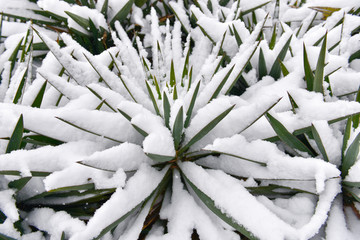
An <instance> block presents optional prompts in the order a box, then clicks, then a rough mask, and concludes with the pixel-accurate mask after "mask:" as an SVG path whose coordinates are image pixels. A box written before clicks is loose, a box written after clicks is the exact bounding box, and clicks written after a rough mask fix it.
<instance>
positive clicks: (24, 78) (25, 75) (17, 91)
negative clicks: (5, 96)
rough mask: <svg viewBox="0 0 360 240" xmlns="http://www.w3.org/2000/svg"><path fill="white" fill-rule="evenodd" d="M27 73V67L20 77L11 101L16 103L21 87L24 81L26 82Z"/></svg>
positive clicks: (19, 96) (21, 91) (21, 90)
mask: <svg viewBox="0 0 360 240" xmlns="http://www.w3.org/2000/svg"><path fill="white" fill-rule="evenodd" d="M27 74H28V68H26V69H25V71H24V74H23V76H22V77H21V80H20V83H19V86H18V89H17V90H16V93H15V96H14V99H13V103H14V104H17V103H18V102H19V100H20V98H21V95H22V94H23V89H24V86H25V82H26V78H27Z"/></svg>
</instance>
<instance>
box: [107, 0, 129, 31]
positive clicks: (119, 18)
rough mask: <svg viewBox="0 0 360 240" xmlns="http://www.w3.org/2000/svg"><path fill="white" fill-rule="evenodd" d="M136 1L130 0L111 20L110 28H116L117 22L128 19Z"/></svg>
mask: <svg viewBox="0 0 360 240" xmlns="http://www.w3.org/2000/svg"><path fill="white" fill-rule="evenodd" d="M133 4H134V0H129V1H127V3H126V4H125V5H124V6H123V7H122V8H121V9H120V11H118V12H117V13H116V15H115V16H114V17H113V19H111V21H110V26H114V23H115V22H116V21H119V22H121V21H123V20H125V19H126V17H127V15H128V14H129V13H130V11H131V8H132V5H133Z"/></svg>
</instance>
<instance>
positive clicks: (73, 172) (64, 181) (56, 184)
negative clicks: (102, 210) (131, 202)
mask: <svg viewBox="0 0 360 240" xmlns="http://www.w3.org/2000/svg"><path fill="white" fill-rule="evenodd" d="M125 179H126V174H125V172H124V170H122V169H119V170H118V171H116V173H115V174H114V173H111V172H107V171H102V170H99V169H94V168H91V167H87V166H83V165H80V164H77V163H74V164H71V165H70V166H69V167H67V168H65V169H64V170H61V171H56V172H54V173H52V174H50V175H49V176H47V177H46V178H45V179H44V184H45V189H46V191H50V190H53V189H57V188H63V187H71V186H78V185H83V184H88V183H90V182H94V184H95V188H96V189H104V188H105V189H106V188H117V187H123V186H124V185H125Z"/></svg>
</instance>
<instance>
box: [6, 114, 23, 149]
mask: <svg viewBox="0 0 360 240" xmlns="http://www.w3.org/2000/svg"><path fill="white" fill-rule="evenodd" d="M23 132H24V121H23V115H22V114H21V115H20V117H19V120H18V121H17V123H16V126H15V129H14V131H13V133H12V135H11V137H10V140H9V143H8V145H7V148H6V153H11V152H12V151H15V150H18V149H20V146H21V140H22V135H23Z"/></svg>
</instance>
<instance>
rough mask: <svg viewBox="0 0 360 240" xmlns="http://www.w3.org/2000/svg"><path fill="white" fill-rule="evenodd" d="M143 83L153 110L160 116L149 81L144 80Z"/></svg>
mask: <svg viewBox="0 0 360 240" xmlns="http://www.w3.org/2000/svg"><path fill="white" fill-rule="evenodd" d="M145 84H146V88H147V90H148V93H149V97H150V99H151V101H152V104H153V106H154V109H155V112H156V114H157V115H158V116H161V114H160V111H159V107H158V105H157V102H156V99H155V97H154V93H153V92H152V90H151V87H150V85H149V83H148V82H147V81H146V80H145Z"/></svg>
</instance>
